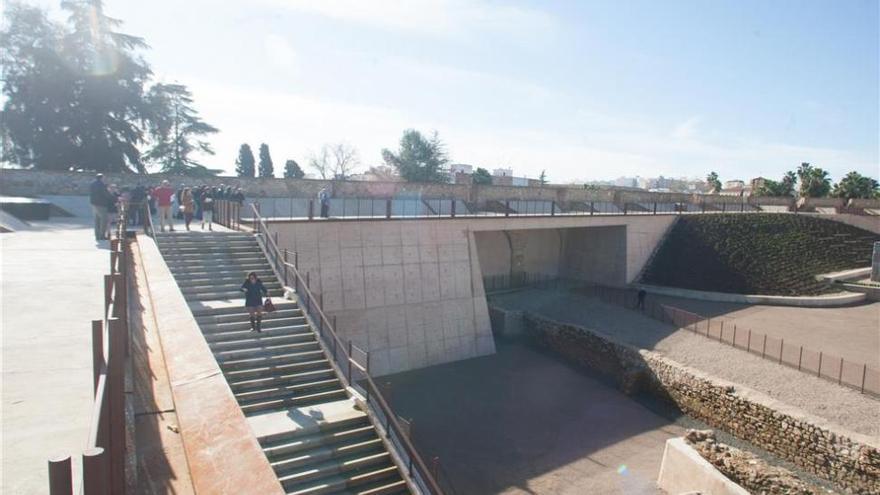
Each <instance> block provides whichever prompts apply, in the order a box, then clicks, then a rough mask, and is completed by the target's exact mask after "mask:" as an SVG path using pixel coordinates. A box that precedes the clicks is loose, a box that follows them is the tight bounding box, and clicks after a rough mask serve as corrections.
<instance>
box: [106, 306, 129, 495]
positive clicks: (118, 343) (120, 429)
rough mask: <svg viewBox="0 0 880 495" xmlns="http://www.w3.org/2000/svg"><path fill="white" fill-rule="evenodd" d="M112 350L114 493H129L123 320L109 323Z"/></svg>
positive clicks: (110, 386) (111, 473)
mask: <svg viewBox="0 0 880 495" xmlns="http://www.w3.org/2000/svg"><path fill="white" fill-rule="evenodd" d="M108 323H109V326H110V328H109V332H108V338H109V344H110V345H109V349H108V356H109V357H108V361H109V363H108V366H107V368H108V369H107V384H108V385H109V394H107V398H108V399H109V402H110V414H109V420H110V421H109V423H110V455H109V464H110V480H111V486H112V487H113V489H112V490H111V492H112V493H113V494H114V495H115V494H117V493H120V494H121V493H125V385H124V379H125V369H124V366H123V365H124V360H125V354H124V347H123V344H124V342H125V341H124V338H125V335H124V334H123V331H124V328H123V324H122V321H121V320H120V319H119V318H110V319H108Z"/></svg>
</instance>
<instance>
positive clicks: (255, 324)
mask: <svg viewBox="0 0 880 495" xmlns="http://www.w3.org/2000/svg"><path fill="white" fill-rule="evenodd" d="M241 291H242V292H244V307H245V308H247V311H248V314H249V315H250V317H251V331H252V332H262V331H263V330H262V329H261V328H260V324H261V323H262V321H263V296H268V295H269V291H268V290H266V287H265V286H264V285H263V281H262V280H260V277H258V276H257V272H250V273H248V276H247V279H245V281H244V283H243V284H241Z"/></svg>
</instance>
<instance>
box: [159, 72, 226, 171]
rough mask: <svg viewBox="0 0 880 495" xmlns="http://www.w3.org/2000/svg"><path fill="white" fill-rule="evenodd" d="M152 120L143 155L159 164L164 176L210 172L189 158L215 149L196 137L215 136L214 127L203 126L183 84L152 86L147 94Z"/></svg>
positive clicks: (210, 153)
mask: <svg viewBox="0 0 880 495" xmlns="http://www.w3.org/2000/svg"><path fill="white" fill-rule="evenodd" d="M147 100H148V102H149V104H150V111H151V119H150V125H149V131H150V136H151V141H152V146H151V147H150V149H149V150H147V152H146V153H145V154H144V157H145V158H146V159H147V160H150V161H152V162H153V163H157V164H159V165H161V167H162V168H161V171H162V172H163V173H169V174H178V175H191V176H200V177H204V176H210V175H216V174H217V173H218V172H220V171H219V170H211V169H209V168H207V167H205V166H204V165H202V164H200V163H198V162H197V161H195V159H194V158H192V157H191V156H190V155H191V154H193V153H205V154H208V155H213V154H214V150H213V149H211V145H210V144H208V142H207V141H203V140H201V139H199V136H204V135H206V134H214V133H216V132H218V131H217V128H216V127H213V126H211V125H209V124H206V123H205V122H204V121H202V119H201V118H200V117H199V112H198V111H196V110H195V109H194V108H193V107H192V102H193V99H192V93H190V91H189V89H187V87H186V86H184V85H182V84H155V85H153V87H152V88H150V91H149V93H148V94H147Z"/></svg>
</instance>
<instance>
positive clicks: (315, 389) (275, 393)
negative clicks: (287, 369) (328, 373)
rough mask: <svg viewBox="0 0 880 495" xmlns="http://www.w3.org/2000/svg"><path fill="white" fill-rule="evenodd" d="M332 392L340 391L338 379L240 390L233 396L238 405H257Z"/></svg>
mask: <svg viewBox="0 0 880 495" xmlns="http://www.w3.org/2000/svg"><path fill="white" fill-rule="evenodd" d="M332 390H342V386H341V384H340V382H339V379H338V378H336V377H335V376H334V377H333V378H329V379H324V380H313V381H308V382H295V383H291V384H289V385H285V386H281V387H267V388H264V389H249V390H242V391H241V392H234V393H233V395H235V398H236V399H238V403H239V404H247V405H258V404H261V403H263V402H272V401H277V400H284V399H298V398H301V397H305V396H308V395H312V394H320V393H323V392H329V391H332Z"/></svg>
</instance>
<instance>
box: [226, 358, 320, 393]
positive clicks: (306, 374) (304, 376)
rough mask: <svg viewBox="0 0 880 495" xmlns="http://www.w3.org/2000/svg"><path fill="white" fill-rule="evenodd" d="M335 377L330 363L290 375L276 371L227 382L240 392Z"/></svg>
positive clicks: (235, 390)
mask: <svg viewBox="0 0 880 495" xmlns="http://www.w3.org/2000/svg"><path fill="white" fill-rule="evenodd" d="M335 377H336V372H335V371H334V370H333V368H331V367H330V366H329V363H328V365H327V367H326V368H324V369H314V370H306V371H301V372H299V373H292V374H289V375H285V374H282V373H275V374H273V375H272V376H268V377H263V378H253V379H250V380H238V381H235V380H229V379H227V382H229V387H230V388H231V389H232V392H233V393H238V392H246V391H248V390H263V389H266V388H273V387H275V388H277V387H286V386H289V385H294V384H297V383H310V382H315V381H321V380H327V379H330V378H335Z"/></svg>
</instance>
